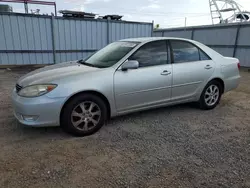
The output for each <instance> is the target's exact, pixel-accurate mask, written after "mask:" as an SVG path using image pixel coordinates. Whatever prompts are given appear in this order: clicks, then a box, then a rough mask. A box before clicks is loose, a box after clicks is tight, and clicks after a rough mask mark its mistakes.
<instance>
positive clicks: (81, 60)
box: [77, 59, 97, 67]
mask: <svg viewBox="0 0 250 188" xmlns="http://www.w3.org/2000/svg"><path fill="white" fill-rule="evenodd" d="M77 63H80V64H82V65H87V66H89V67H97V66H95V65H93V64H90V63H87V62H86V61H84V60H83V59H80V60H78V61H77Z"/></svg>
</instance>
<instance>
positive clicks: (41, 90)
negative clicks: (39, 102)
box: [18, 84, 57, 97]
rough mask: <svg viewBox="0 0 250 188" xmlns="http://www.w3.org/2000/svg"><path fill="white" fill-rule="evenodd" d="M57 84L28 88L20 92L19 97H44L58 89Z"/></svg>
mask: <svg viewBox="0 0 250 188" xmlns="http://www.w3.org/2000/svg"><path fill="white" fill-rule="evenodd" d="M56 86H57V85H55V84H41V85H32V86H27V87H24V88H23V89H21V91H19V92H18V95H20V96H22V97H38V96H41V95H44V94H46V93H48V92H50V91H52V90H53V89H55V88H56Z"/></svg>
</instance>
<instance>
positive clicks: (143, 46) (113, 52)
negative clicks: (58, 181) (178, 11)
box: [12, 37, 240, 136]
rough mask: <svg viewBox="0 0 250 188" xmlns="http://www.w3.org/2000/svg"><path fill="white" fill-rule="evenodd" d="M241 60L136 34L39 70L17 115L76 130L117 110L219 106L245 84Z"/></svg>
mask: <svg viewBox="0 0 250 188" xmlns="http://www.w3.org/2000/svg"><path fill="white" fill-rule="evenodd" d="M239 79H240V75H239V60H238V59H235V58H229V57H224V56H222V55H220V54H219V53H217V52H215V51H214V50H212V49H211V48H209V47H207V46H205V45H203V44H201V43H199V42H196V41H192V40H187V39H179V38H160V37H159V38H135V39H125V40H121V41H117V42H114V43H111V44H109V45H108V46H106V47H104V48H103V49H101V50H99V51H98V52H96V53H95V54H93V55H92V56H90V57H88V58H86V59H82V60H78V61H71V62H65V63H60V64H56V65H51V66H47V67H44V68H41V69H38V70H36V71H33V72H31V73H29V74H27V75H25V76H23V77H22V78H20V79H19V80H18V82H17V84H16V87H15V88H14V90H13V93H12V101H13V107H14V115H15V117H16V118H17V119H18V121H19V122H20V123H22V124H25V125H29V126H34V127H38V126H59V125H60V126H61V127H62V128H63V129H64V130H65V131H67V132H68V133H71V134H73V135H76V136H85V135H90V134H93V133H94V132H96V131H98V130H99V129H100V128H101V127H102V126H103V125H104V124H105V122H106V121H107V120H108V119H109V118H111V117H115V116H118V115H123V114H127V113H131V112H135V111H141V110H146V109H151V108H157V107H162V106H168V105H173V104H179V103H186V102H194V101H195V102H198V104H199V105H200V107H201V109H205V110H210V109H213V108H215V107H216V105H217V104H218V103H219V101H220V98H221V96H222V94H223V93H225V92H228V91H230V90H232V89H234V88H236V87H237V86H238V84H239Z"/></svg>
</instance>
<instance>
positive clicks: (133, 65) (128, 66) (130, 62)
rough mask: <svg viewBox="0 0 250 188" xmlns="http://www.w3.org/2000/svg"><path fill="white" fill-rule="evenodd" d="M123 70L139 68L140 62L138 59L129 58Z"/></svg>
mask: <svg viewBox="0 0 250 188" xmlns="http://www.w3.org/2000/svg"><path fill="white" fill-rule="evenodd" d="M121 68H122V71H126V70H128V69H138V68H139V62H138V61H136V60H128V61H126V62H125V63H123V65H122V67H121Z"/></svg>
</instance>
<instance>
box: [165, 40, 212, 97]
mask: <svg viewBox="0 0 250 188" xmlns="http://www.w3.org/2000/svg"><path fill="white" fill-rule="evenodd" d="M170 46H171V52H172V64H173V85H172V100H179V99H189V98H192V97H193V96H194V95H195V94H197V91H198V90H199V88H200V87H203V86H204V84H205V82H207V80H208V79H209V78H210V77H211V76H212V74H213V72H214V70H215V63H214V62H213V61H212V60H211V58H210V57H209V56H208V55H207V54H206V53H205V52H203V51H202V50H201V49H199V48H198V47H197V46H196V45H194V44H192V43H191V42H188V41H182V40H170Z"/></svg>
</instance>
